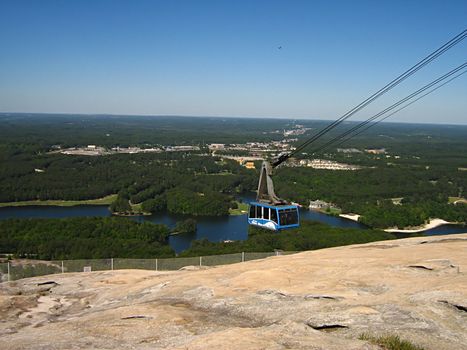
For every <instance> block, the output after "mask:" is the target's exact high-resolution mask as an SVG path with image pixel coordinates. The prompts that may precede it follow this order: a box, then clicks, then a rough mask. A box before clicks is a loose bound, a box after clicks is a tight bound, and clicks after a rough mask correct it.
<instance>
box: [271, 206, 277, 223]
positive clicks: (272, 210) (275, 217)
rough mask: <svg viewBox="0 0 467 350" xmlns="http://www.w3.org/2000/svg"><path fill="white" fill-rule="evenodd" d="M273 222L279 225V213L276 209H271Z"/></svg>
mask: <svg viewBox="0 0 467 350" xmlns="http://www.w3.org/2000/svg"><path fill="white" fill-rule="evenodd" d="M271 220H272V221H274V222H275V223H276V224H277V211H276V209H271Z"/></svg>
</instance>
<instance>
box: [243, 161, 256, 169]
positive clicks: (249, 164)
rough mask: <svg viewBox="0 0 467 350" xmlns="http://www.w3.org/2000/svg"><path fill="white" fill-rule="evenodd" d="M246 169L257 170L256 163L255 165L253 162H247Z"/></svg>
mask: <svg viewBox="0 0 467 350" xmlns="http://www.w3.org/2000/svg"><path fill="white" fill-rule="evenodd" d="M245 168H247V169H256V168H255V163H253V162H246V163H245Z"/></svg>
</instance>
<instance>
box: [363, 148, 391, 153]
mask: <svg viewBox="0 0 467 350" xmlns="http://www.w3.org/2000/svg"><path fill="white" fill-rule="evenodd" d="M365 152H366V153H370V154H385V153H386V148H369V149H365Z"/></svg>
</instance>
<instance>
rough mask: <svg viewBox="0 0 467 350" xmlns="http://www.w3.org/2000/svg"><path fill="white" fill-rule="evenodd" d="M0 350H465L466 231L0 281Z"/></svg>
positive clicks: (466, 324) (466, 331) (466, 342)
mask: <svg viewBox="0 0 467 350" xmlns="http://www.w3.org/2000/svg"><path fill="white" fill-rule="evenodd" d="M0 315H1V321H0V348H1V349H166V348H169V349H236V350H237V349H242V350H243V349H327V350H332V349H376V348H377V347H376V346H375V345H371V344H369V343H366V342H364V341H360V340H358V339H357V338H358V335H359V334H361V333H364V332H369V333H372V334H388V333H389V334H397V335H399V336H400V337H401V338H405V339H409V340H411V341H412V342H414V343H416V344H419V345H421V346H423V347H425V348H426V349H437V350H438V349H440V350H442V349H467V234H461V235H451V236H442V237H440V236H438V237H429V238H427V237H423V238H412V239H404V240H398V241H387V242H378V243H370V244H364V245H354V246H347V247H339V248H331V249H323V250H317V251H309V252H303V253H300V254H295V255H289V256H278V257H271V258H267V259H264V260H258V261H251V262H246V263H240V264H234V265H228V266H220V267H215V268H210V269H204V270H191V271H190V270H182V271H176V272H154V271H141V270H121V271H106V272H92V273H70V274H62V275H50V276H44V277H40V278H30V279H24V280H20V281H16V282H9V283H3V284H0Z"/></svg>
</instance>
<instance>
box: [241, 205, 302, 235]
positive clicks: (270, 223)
mask: <svg viewBox="0 0 467 350" xmlns="http://www.w3.org/2000/svg"><path fill="white" fill-rule="evenodd" d="M299 218H300V215H299V212H298V207H297V206H296V205H270V204H265V203H259V202H251V203H250V208H249V211H248V224H250V225H254V226H259V227H262V228H266V229H269V230H274V231H279V230H283V229H288V228H295V227H299V226H300V224H299Z"/></svg>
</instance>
